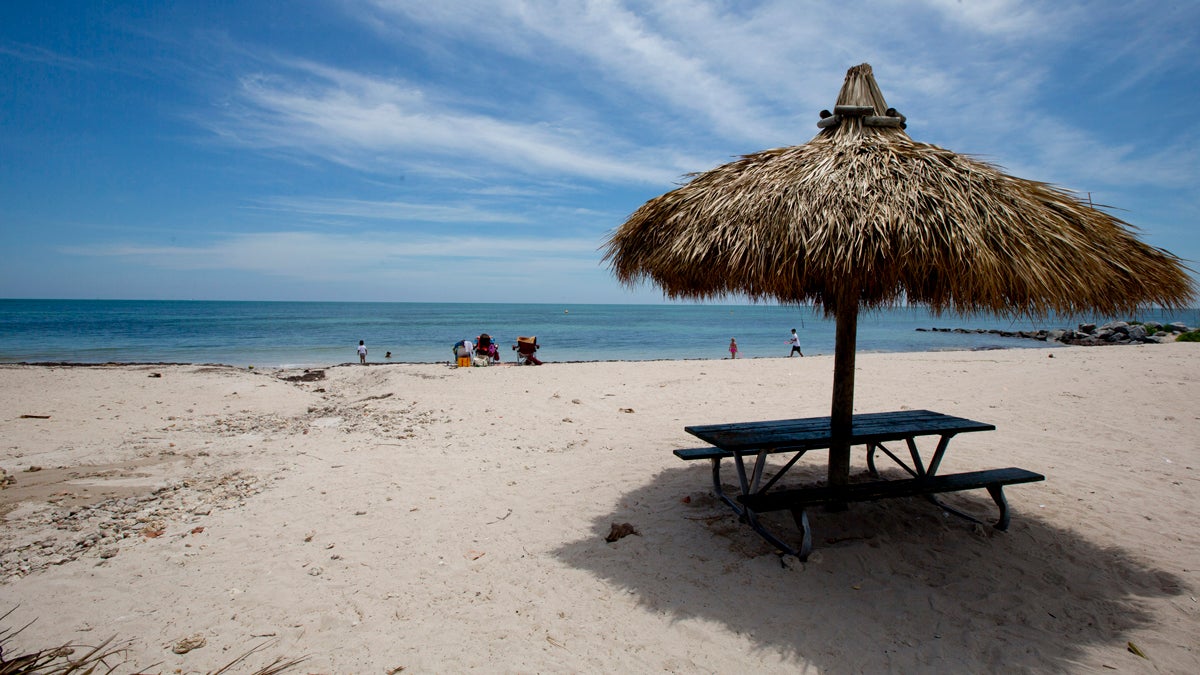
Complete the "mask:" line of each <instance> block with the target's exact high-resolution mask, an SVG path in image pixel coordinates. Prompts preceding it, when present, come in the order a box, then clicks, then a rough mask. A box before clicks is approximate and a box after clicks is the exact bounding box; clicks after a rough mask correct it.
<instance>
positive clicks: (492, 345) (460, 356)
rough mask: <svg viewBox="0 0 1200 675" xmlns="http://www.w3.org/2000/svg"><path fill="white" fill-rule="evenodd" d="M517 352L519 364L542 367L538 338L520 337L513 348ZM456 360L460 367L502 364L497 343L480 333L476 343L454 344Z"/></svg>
mask: <svg viewBox="0 0 1200 675" xmlns="http://www.w3.org/2000/svg"><path fill="white" fill-rule="evenodd" d="M512 348H513V350H514V351H516V352H517V357H518V358H517V363H518V364H520V365H526V366H540V365H542V362H541V360H539V359H538V357H537V356H536V355H535V352H537V350H538V343H537V337H519V338H517V344H515V345H513V346H512ZM453 349H454V358H455V359H456V363H457V364H458V366H459V367H466V366H487V365H491V364H493V363H499V362H500V349H499V347H497V346H496V341H495V340H494V339H492V336H491V335H488V334H487V333H480V334H479V336H478V337H476V338H475V341H474V342H472V341H471V340H470V338H468V339H466V340H459V341H458V342H456V343H454V348H453Z"/></svg>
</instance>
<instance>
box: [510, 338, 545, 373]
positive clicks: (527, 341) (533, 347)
mask: <svg viewBox="0 0 1200 675" xmlns="http://www.w3.org/2000/svg"><path fill="white" fill-rule="evenodd" d="M512 348H513V350H515V351H516V352H517V365H519V366H520V365H524V366H540V365H542V362H541V361H539V360H538V357H537V356H536V355H535V354H534V352H536V351H537V350H538V343H537V336H536V335H534V336H531V337H519V338H517V344H515V345H513V346H512Z"/></svg>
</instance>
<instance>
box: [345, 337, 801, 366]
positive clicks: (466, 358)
mask: <svg viewBox="0 0 1200 675" xmlns="http://www.w3.org/2000/svg"><path fill="white" fill-rule="evenodd" d="M786 344H788V345H790V346H791V348H792V349H791V351H790V352H788V358H791V357H793V356H795V355H796V354H799V355H800V356H804V352H803V351H802V350H801V349H800V336H799V335H797V334H796V329H795V328H793V329H792V334H791V335H789V336H788V339H787V342H786ZM512 348H513V350H514V351H516V352H517V353H518V359H517V363H519V364H522V365H527V366H540V365H542V362H541V361H540V360H539V359H538V357H537V355H536V354H535V352H537V350H538V348H539V345H538V343H537V337H519V338H517V344H515V345H513V346H512ZM451 349H452V350H453V352H454V358H455V363H456V364H457V365H458V366H459V367H466V366H486V365H490V364H493V363H499V362H500V350H499V348H498V347H497V346H496V341H495V340H493V339H492V336H491V335H488V334H487V333H480V334H479V335H478V336H477V337H476V338H475V339H474V340H471V339H470V338H467V339H465V340H459V341H458V342H455V343H454V346H453V347H452V348H451ZM737 355H738V344H737V338H729V358H731V359H736V358H737ZM384 358H388V359H390V358H392V353H391V352H388V353H387V355H386V356H385V357H384ZM358 362H359V363H362V364H366V362H367V345H366V343H365V342H364V341H363V340H359V341H358Z"/></svg>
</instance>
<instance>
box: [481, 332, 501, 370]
mask: <svg viewBox="0 0 1200 675" xmlns="http://www.w3.org/2000/svg"><path fill="white" fill-rule="evenodd" d="M499 360H500V350H499V349H497V348H496V343H495V342H494V341H493V340H492V336H491V335H488V334H487V333H483V334H482V335H480V336H479V337H477V338H475V365H477V366H489V365H491V364H492V362H494V361H499Z"/></svg>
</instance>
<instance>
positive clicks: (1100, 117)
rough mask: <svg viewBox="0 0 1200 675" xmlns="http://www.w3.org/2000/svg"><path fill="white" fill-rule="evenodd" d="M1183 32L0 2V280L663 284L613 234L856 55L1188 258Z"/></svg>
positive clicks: (481, 292) (950, 21) (405, 5)
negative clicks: (637, 280) (610, 263)
mask: <svg viewBox="0 0 1200 675" xmlns="http://www.w3.org/2000/svg"><path fill="white" fill-rule="evenodd" d="M1198 37H1200V3H1198V2H1190V1H1180V2H1171V1H1168V0H1159V1H1148V2H1138V1H1132V2H1131V1H1123V2H1103V1H1090V2H1020V1H1005V0H969V1H963V2H958V1H955V0H921V1H907V2H899V1H897V2H883V1H880V2H856V3H831V2H828V1H824V2H801V1H797V0H779V1H766V2H734V1H725V2H719V1H683V0H653V1H652V0H647V1H645V2H639V1H618V0H613V1H608V2H585V1H578V2H575V1H570V0H563V1H561V2H516V1H504V0H498V1H496V2H456V1H453V0H436V1H428V0H426V1H422V2H403V1H400V0H293V1H291V2H260V1H256V0H196V1H180V2H165V1H161V0H160V1H156V2H88V1H84V0H79V1H76V2H58V1H54V0H43V1H41V2H4V3H0V78H2V79H3V83H2V86H0V297H25V298H138V299H160V298H162V299H216V300H241V299H258V300H371V301H377V300H379V301H436V302H458V301H495V302H555V303H557V302H575V303H584V302H616V303H621V302H660V301H662V294H661V293H660V292H659V291H658V290H657V289H655V288H653V287H643V288H639V289H633V290H630V289H626V288H623V287H621V286H620V285H618V284H617V282H616V281H615V280H614V279H613V278H612V277H611V275H610V273H609V272H608V270H607V269H606V268H605V267H604V266H603V265H602V264H601V262H600V257H601V253H600V251H599V250H598V249H599V247H600V246H601V245H602V244H603V242H604V239H605V237H606V236H607V235H608V234H609V233H610V232H611V231H612V229H613V228H615V227H617V226H618V225H620V224H621V223H622V222H623V221H624V220H625V218H626V217H627V216H628V215H629V214H630V213H632V212H633V211H634V210H635V209H636V208H637V207H638V206H640V205H641V204H642V203H643V202H644V201H646V200H647V199H650V198H652V197H654V196H656V195H658V194H661V193H663V192H666V191H667V190H670V189H672V188H673V187H675V186H676V185H677V184H678V183H679V182H680V181H681V180H683V176H684V174H687V173H689V172H694V171H704V170H707V169H710V168H712V167H714V166H717V165H719V164H723V163H725V162H727V161H730V160H731V159H733V158H735V157H737V156H739V155H742V154H746V153H751V152H757V151H759V150H763V149H766V148H772V147H779V146H786V145H798V144H801V143H805V142H807V141H808V140H810V139H811V138H812V137H813V136H814V135H816V133H817V131H818V130H817V127H816V121H817V119H818V117H817V113H818V112H819V111H820V110H821V109H823V108H830V107H832V105H833V102H834V99H835V98H836V95H837V92H838V89H839V87H840V86H841V83H842V79H843V77H844V75H845V72H846V69H847V68H849V67H851V66H853V65H856V64H859V63H863V62H866V63H870V64H872V66H873V68H874V70H875V76H876V79H877V80H878V82H879V84H880V87H881V88H882V90H883V93H884V96H885V97H886V98H887V100H888V103H889V104H890V105H891V106H893V107H895V108H897V109H898V110H900V111H901V112H902V113H904V114H905V115H906V116H907V117H908V133H909V135H910V136H912V137H913V138H914V139H915V140H918V141H923V142H927V143H933V144H936V145H940V146H942V147H945V148H949V149H951V150H955V151H958V152H963V153H969V154H971V155H974V156H976V157H978V158H981V159H984V160H986V161H989V162H993V163H996V164H999V165H1001V166H1003V167H1004V168H1005V169H1006V170H1008V171H1009V172H1010V173H1013V174H1015V175H1018V176H1022V177H1025V178H1032V179H1037V180H1043V181H1047V182H1051V183H1055V184H1057V185H1060V186H1063V187H1066V188H1068V189H1071V190H1075V191H1077V192H1079V193H1081V194H1087V193H1090V194H1091V198H1092V199H1093V200H1094V201H1095V202H1096V203H1099V204H1106V205H1111V206H1113V207H1116V208H1117V209H1118V211H1117V214H1118V215H1119V216H1120V217H1122V218H1124V219H1125V220H1127V221H1129V222H1130V223H1133V224H1134V225H1136V226H1138V227H1139V228H1140V230H1141V233H1142V236H1143V238H1144V239H1145V240H1146V241H1147V242H1149V243H1150V244H1152V245H1154V246H1159V247H1162V248H1166V249H1168V250H1170V251H1172V252H1173V253H1175V254H1176V255H1179V256H1181V257H1184V258H1186V259H1189V260H1191V261H1196V260H1200V230H1198V225H1200V223H1198V220H1200V216H1198V214H1200V208H1198V206H1200V198H1198V194H1200V192H1198V191H1197V189H1196V186H1197V185H1198V184H1200V161H1198V157H1200V154H1198V152H1200V125H1197V124H1196V110H1197V109H1200V60H1198V59H1196V54H1198V53H1200V44H1198V42H1200V40H1198ZM1191 266H1192V267H1193V268H1198V267H1200V265H1197V264H1196V263H1191Z"/></svg>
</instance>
